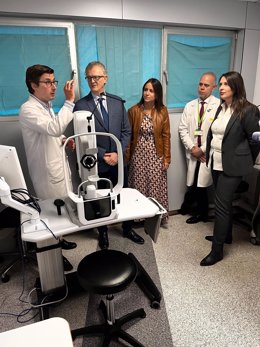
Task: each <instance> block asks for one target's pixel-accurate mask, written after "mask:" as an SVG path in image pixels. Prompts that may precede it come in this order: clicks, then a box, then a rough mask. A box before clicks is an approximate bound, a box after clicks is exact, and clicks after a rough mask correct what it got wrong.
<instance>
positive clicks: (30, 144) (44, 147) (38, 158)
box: [19, 95, 74, 199]
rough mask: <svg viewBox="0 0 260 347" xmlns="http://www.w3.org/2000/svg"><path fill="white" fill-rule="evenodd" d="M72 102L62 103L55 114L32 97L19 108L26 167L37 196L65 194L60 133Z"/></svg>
mask: <svg viewBox="0 0 260 347" xmlns="http://www.w3.org/2000/svg"><path fill="white" fill-rule="evenodd" d="M73 107H74V104H73V103H70V102H68V101H66V102H65V104H64V106H63V107H62V108H61V110H60V112H59V113H58V115H57V116H55V114H54V112H53V110H52V109H49V110H48V109H47V108H45V107H44V106H43V105H42V104H41V103H40V102H39V101H38V100H37V99H35V98H34V97H33V96H31V95H30V96H29V100H28V101H27V102H25V103H24V104H23V105H22V106H21V109H20V114H19V121H20V124H21V129H22V135H23V142H24V146H25V152H26V157H27V163H28V169H29V173H30V176H31V179H32V183H33V186H34V189H35V192H36V195H37V197H38V198H40V199H49V198H62V197H64V196H66V195H67V192H66V186H65V180H64V170H63V161H62V139H63V137H64V136H63V135H62V134H63V132H64V131H65V129H66V127H67V125H68V124H69V122H70V121H71V120H72V118H73V113H72V111H73Z"/></svg>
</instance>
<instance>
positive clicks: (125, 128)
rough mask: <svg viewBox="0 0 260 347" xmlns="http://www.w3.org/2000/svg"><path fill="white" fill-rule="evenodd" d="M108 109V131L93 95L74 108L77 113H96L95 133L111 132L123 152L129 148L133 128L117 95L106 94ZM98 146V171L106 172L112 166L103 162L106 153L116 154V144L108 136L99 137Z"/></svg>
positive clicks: (83, 99)
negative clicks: (83, 111)
mask: <svg viewBox="0 0 260 347" xmlns="http://www.w3.org/2000/svg"><path fill="white" fill-rule="evenodd" d="M106 101H107V108H108V114H109V129H108V130H106V129H105V126H104V122H103V118H102V117H101V115H100V113H99V110H98V109H97V108H96V105H95V102H94V99H93V96H92V94H91V93H89V94H88V95H86V96H85V97H83V98H82V99H80V100H78V101H77V102H76V104H75V107H74V112H75V111H82V110H85V111H90V112H93V110H95V111H94V116H95V131H96V132H109V133H111V134H113V135H115V136H116V137H117V138H118V140H119V141H120V143H121V146H122V151H123V153H125V150H126V148H127V146H128V143H129V141H130V137H131V128H130V124H129V120H128V116H127V112H126V110H125V107H124V102H123V100H122V99H121V98H119V97H118V96H116V95H112V94H108V93H106ZM97 146H98V171H99V173H102V172H106V171H108V170H109V168H110V166H109V165H107V164H106V163H105V162H104V161H103V157H104V154H105V153H109V152H116V144H115V142H114V141H113V140H112V139H110V138H109V137H107V136H97Z"/></svg>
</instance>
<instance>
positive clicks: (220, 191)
mask: <svg viewBox="0 0 260 347" xmlns="http://www.w3.org/2000/svg"><path fill="white" fill-rule="evenodd" d="M212 178H213V183H214V186H215V224H214V233H213V235H214V239H215V240H216V242H217V243H222V244H223V243H224V242H225V239H226V237H227V236H228V235H232V224H233V221H232V202H233V199H234V194H235V191H236V190H237V187H238V186H239V184H240V182H241V181H242V177H241V176H238V177H235V176H227V175H226V174H225V173H224V172H223V171H216V170H212Z"/></svg>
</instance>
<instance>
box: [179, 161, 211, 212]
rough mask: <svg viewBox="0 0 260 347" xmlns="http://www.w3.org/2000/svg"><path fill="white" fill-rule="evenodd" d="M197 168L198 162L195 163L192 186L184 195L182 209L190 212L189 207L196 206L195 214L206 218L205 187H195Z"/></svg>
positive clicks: (206, 195)
mask: <svg viewBox="0 0 260 347" xmlns="http://www.w3.org/2000/svg"><path fill="white" fill-rule="evenodd" d="M199 168H200V161H197V166H196V169H195V174H194V182H193V185H192V186H190V187H188V190H187V192H186V193H185V196H184V202H183V204H182V208H184V209H186V210H188V211H190V210H191V206H192V205H193V204H194V203H195V204H196V205H197V208H196V212H197V213H196V214H198V215H201V216H202V217H208V209H209V202H208V190H207V187H197V184H198V174H199Z"/></svg>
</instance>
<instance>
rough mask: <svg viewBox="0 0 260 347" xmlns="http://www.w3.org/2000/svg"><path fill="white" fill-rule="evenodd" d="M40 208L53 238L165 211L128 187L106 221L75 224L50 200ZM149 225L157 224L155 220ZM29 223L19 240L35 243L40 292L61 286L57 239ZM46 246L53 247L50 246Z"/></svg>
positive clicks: (24, 218) (42, 217)
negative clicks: (113, 213) (113, 214)
mask: <svg viewBox="0 0 260 347" xmlns="http://www.w3.org/2000/svg"><path fill="white" fill-rule="evenodd" d="M40 207H41V209H42V211H41V214H40V218H41V219H43V220H46V224H47V225H48V227H49V229H51V230H52V232H53V234H54V235H55V236H56V237H60V236H62V235H66V234H70V233H74V232H77V231H79V230H86V229H89V228H95V227H98V226H101V225H108V224H115V223H119V222H123V221H126V220H132V219H141V218H145V219H146V218H153V217H155V216H156V215H158V216H159V217H160V215H161V214H162V213H163V212H166V211H165V210H163V209H161V208H160V207H159V205H157V204H156V203H155V202H153V201H152V200H150V199H149V198H146V197H145V196H144V195H143V194H141V193H140V192H139V191H137V190H136V189H131V188H123V189H122V190H121V192H120V204H118V205H117V211H118V215H117V217H116V218H114V219H111V220H109V221H103V222H99V221H98V219H96V220H95V221H94V223H91V224H89V225H81V224H79V223H78V225H77V224H75V223H74V222H72V220H71V218H70V216H69V213H68V211H67V209H66V207H65V206H63V207H62V208H61V215H58V214H57V209H56V206H55V205H54V203H53V199H51V200H45V201H42V202H40ZM159 217H158V218H159ZM27 219H28V217H27V216H26V215H22V221H24V220H27ZM152 224H153V225H154V226H155V225H156V223H154V222H152ZM28 226H29V222H27V223H24V224H22V240H23V241H29V242H34V243H36V244H37V249H38V251H37V261H38V267H39V275H40V282H41V289H42V292H43V293H44V294H47V293H50V292H53V291H55V290H56V289H59V288H62V287H64V284H65V279H64V271H63V262H62V253H61V247H60V246H59V240H57V239H55V238H54V236H53V235H52V233H51V232H50V230H48V229H47V228H46V229H45V230H41V231H34V232H28V229H27V227H28ZM49 247H53V248H52V249H50V248H49Z"/></svg>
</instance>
